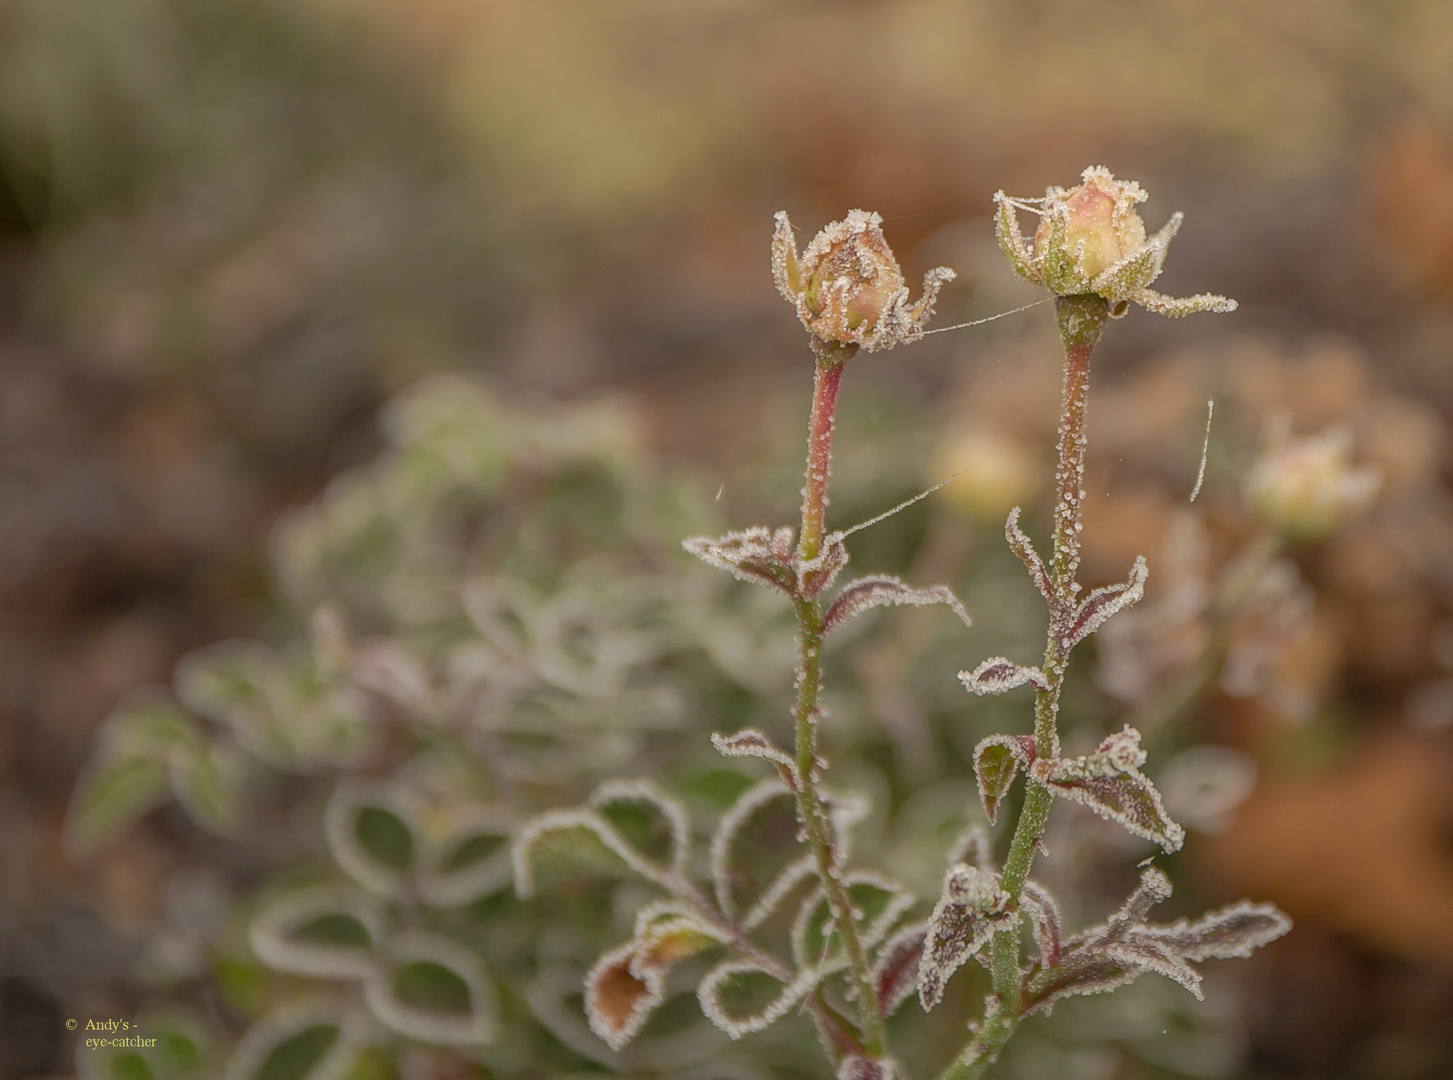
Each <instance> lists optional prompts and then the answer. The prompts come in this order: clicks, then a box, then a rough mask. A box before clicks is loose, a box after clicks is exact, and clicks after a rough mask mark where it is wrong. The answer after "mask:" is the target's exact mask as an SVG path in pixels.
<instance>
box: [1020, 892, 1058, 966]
mask: <svg viewBox="0 0 1453 1080" xmlns="http://www.w3.org/2000/svg"><path fill="white" fill-rule="evenodd" d="M1019 908H1020V910H1021V911H1023V912H1024V913H1025V914H1026V915H1028V916H1029V925H1030V927H1031V928H1032V929H1033V931H1034V947H1035V948H1036V949H1038V950H1039V957H1040V960H1041V962H1042V963H1043V964H1044V966H1045V967H1054V965H1055V964H1058V963H1059V958H1060V952H1061V950H1062V948H1063V941H1062V937H1063V935H1062V926H1063V920H1062V919H1061V918H1060V913H1059V905H1058V904H1057V903H1055V899H1054V897H1053V896H1052V895H1051V894H1050V891H1049V890H1048V889H1046V888H1045V887H1044V886H1043V885H1040V884H1039V883H1038V882H1036V881H1026V882H1025V883H1024V891H1023V892H1022V893H1021V894H1020V896H1019Z"/></svg>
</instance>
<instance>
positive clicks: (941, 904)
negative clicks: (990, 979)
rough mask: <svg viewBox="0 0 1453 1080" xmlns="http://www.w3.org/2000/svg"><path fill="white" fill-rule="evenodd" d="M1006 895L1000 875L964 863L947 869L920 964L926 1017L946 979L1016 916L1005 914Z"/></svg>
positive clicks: (920, 992) (920, 997) (939, 997)
mask: <svg viewBox="0 0 1453 1080" xmlns="http://www.w3.org/2000/svg"><path fill="white" fill-rule="evenodd" d="M1008 903H1009V894H1008V893H1006V892H1005V891H1004V890H1003V889H1001V888H999V875H998V874H994V873H990V872H988V871H985V870H978V869H975V868H974V867H972V866H968V865H966V864H964V863H958V864H956V865H954V866H951V867H949V869H948V872H947V873H945V874H944V877H943V892H942V895H940V897H939V899H938V903H937V904H935V905H934V908H933V914H932V915H931V916H929V919H928V934H927V936H926V937H925V938H924V942H923V957H922V959H921V960H920V961H919V964H918V1001H919V1004H921V1005H922V1006H923V1011H924V1012H928V1011H929V1010H930V1009H932V1008H933V1007H934V1006H935V1005H937V1004H938V1003H939V1001H940V1000H942V998H943V990H944V986H945V984H946V983H947V982H948V980H949V977H950V976H951V975H953V973H954V972H955V971H957V970H958V969H959V968H960V967H961V966H963V964H964V962H965V961H967V960H968V959H969V958H970V957H972V956H973V955H974V954H975V953H977V952H978V951H979V950H980V949H982V948H983V947H984V946H985V945H986V944H987V943H988V941H989V939H990V938H991V937H993V936H994V933H995V932H996V931H998V930H1003V929H1006V928H1008V927H1009V926H1011V925H1013V923H1014V920H1015V918H1016V917H1017V916H1016V915H1015V914H1014V913H1013V912H1010V911H1005V910H1004V909H1005V908H1006V907H1007V906H1008Z"/></svg>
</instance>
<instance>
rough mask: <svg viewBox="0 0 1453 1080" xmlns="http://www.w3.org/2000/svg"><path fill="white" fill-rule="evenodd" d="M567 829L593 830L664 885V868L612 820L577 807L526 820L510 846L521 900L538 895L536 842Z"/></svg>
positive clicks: (634, 868)
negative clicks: (534, 859) (533, 851)
mask: <svg viewBox="0 0 1453 1080" xmlns="http://www.w3.org/2000/svg"><path fill="white" fill-rule="evenodd" d="M567 829H586V830H588V831H589V832H591V833H593V834H594V835H595V837H596V839H598V840H599V841H600V842H601V844H603V845H604V846H605V847H606V848H607V849H608V850H609V851H610V852H611V854H613V855H615V856H617V857H618V858H620V859H621V861H622V862H624V863H625V864H626V866H627V867H629V868H630V869H631V870H632V871H633V872H634V873H637V874H639V875H641V876H642V877H643V878H646V879H647V880H648V881H654V882H656V883H657V884H658V885H659V884H662V877H663V874H662V870H661V868H660V867H659V866H657V865H656V864H655V863H653V862H651V861H649V860H648V859H646V858H644V857H642V855H641V853H640V852H639V851H637V850H636V848H635V847H634V846H633V845H632V844H631V843H630V842H629V841H628V840H626V838H625V837H624V836H622V835H621V834H620V832H619V831H618V830H617V829H616V828H615V826H613V825H612V824H611V823H610V822H608V821H606V820H605V818H603V817H601V816H600V815H599V814H598V813H596V812H595V811H594V810H589V809H585V808H575V809H569V810H548V811H546V812H545V813H543V814H541V815H540V816H539V817H536V818H533V819H531V820H530V821H528V822H526V823H525V825H524V826H523V827H522V828H521V829H520V830H519V832H517V833H516V834H515V838H514V842H513V843H512V844H511V845H510V860H511V862H512V863H513V865H514V875H515V894H516V895H517V896H519V898H520V899H521V900H528V899H530V898H531V897H533V896H534V895H535V868H534V865H533V863H531V861H530V851H531V849H532V848H533V847H534V846H535V844H536V843H537V842H538V841H539V840H540V839H541V837H543V836H546V835H547V834H549V833H552V832H563V831H565V830H567Z"/></svg>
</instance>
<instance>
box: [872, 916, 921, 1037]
mask: <svg viewBox="0 0 1453 1080" xmlns="http://www.w3.org/2000/svg"><path fill="white" fill-rule="evenodd" d="M927 935H928V923H926V922H917V923H911V924H909V925H908V926H904V927H902V928H901V929H899V930H898V931H896V932H895V933H894V934H893V935H892V936H891V937H889V938H888V940H887V941H885V942H883V945H882V948H880V949H879V950H878V957H877V959H876V960H875V961H874V962H873V986H874V987H875V988H876V989H877V991H878V1011H879V1012H880V1013H881V1014H882V1015H883V1016H885V1017H888V1016H892V1015H893V1014H894V1013H895V1012H897V1011H898V1006H900V1005H902V1004H903V1003H904V1002H905V1001H907V1000H908V999H909V998H910V997H912V996H913V992H914V991H915V990H916V989H918V965H919V963H920V962H921V961H922V958H923V942H924V939H925V938H926V937H927Z"/></svg>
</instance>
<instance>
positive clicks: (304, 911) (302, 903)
mask: <svg viewBox="0 0 1453 1080" xmlns="http://www.w3.org/2000/svg"><path fill="white" fill-rule="evenodd" d="M327 915H346V916H348V917H349V918H352V919H356V920H357V921H358V922H359V923H360V924H361V925H362V926H363V928H364V929H365V930H366V931H367V932H368V938H369V943H370V946H372V945H377V944H378V942H379V940H380V939H381V938H382V936H383V933H384V916H383V909H382V907H381V906H380V905H379V903H378V902H377V901H375V900H374V899H373V898H372V897H369V896H365V895H360V894H359V893H356V892H353V891H351V890H349V891H345V890H342V889H337V888H334V887H331V886H327V885H320V886H316V887H314V888H310V889H303V890H301V891H299V892H296V893H293V894H291V895H289V896H284V897H282V898H281V899H279V900H276V901H274V902H273V903H271V904H269V905H268V906H267V907H265V908H263V909H262V910H261V911H260V912H258V913H257V915H256V917H255V918H254V919H253V920H252V924H251V926H249V927H248V932H247V942H248V944H249V945H250V946H251V947H252V952H253V955H255V956H256V957H257V958H258V959H259V960H261V961H262V962H263V963H264V964H266V965H267V966H268V967H270V968H272V969H273V970H274V971H282V972H286V973H287V974H289V975H309V976H312V977H313V978H320V979H361V978H363V977H364V976H366V975H367V974H368V972H369V971H370V970H371V969H372V967H373V957H372V949H371V947H365V948H362V949H360V948H358V947H357V946H348V945H323V944H319V943H317V942H310V941H296V940H294V938H293V935H294V934H295V933H297V931H299V930H301V929H302V928H303V927H304V926H306V925H307V924H308V923H310V922H313V921H314V920H315V919H319V918H323V917H324V916H327Z"/></svg>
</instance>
